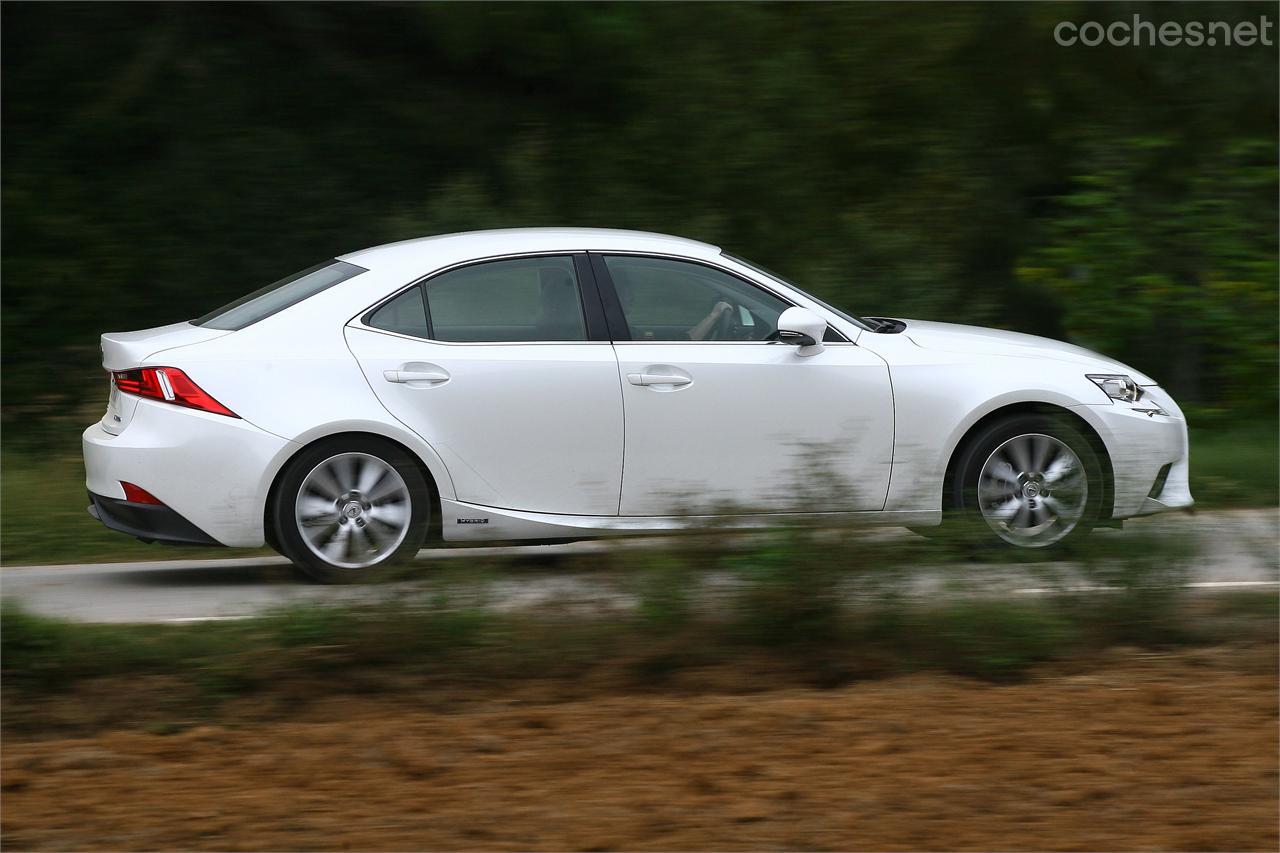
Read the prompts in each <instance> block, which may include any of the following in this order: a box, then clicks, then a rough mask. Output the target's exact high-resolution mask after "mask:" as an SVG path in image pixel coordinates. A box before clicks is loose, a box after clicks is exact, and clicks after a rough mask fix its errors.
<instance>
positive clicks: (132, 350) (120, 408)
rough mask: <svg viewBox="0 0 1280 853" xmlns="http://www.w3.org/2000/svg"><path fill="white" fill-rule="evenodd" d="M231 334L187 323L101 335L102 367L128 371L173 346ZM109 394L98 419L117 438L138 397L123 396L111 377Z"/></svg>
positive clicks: (135, 406)
mask: <svg viewBox="0 0 1280 853" xmlns="http://www.w3.org/2000/svg"><path fill="white" fill-rule="evenodd" d="M229 334H231V332H230V331H227V330H225V329H207V328H203V327H201V326H195V325H192V324H191V323H173V324H171V325H168V326H157V327H155V328H153V329H140V330H139V331H136V332H107V333H106V334H104V335H103V336H102V366H103V367H105V368H106V369H107V371H108V376H110V373H111V372H112V371H122V370H131V369H133V368H135V367H140V366H141V365H142V363H143V362H144V361H146V360H147V359H149V358H151V357H152V356H154V355H157V354H159V353H161V352H164V351H166V350H171V349H174V348H176V347H184V346H189V345H190V344H198V343H201V342H203V341H211V340H213V339H214V338H220V337H222V336H223V335H229ZM110 382H111V391H110V395H109V396H108V398H107V411H106V414H104V415H103V416H102V428H103V429H104V430H106V431H107V432H109V433H111V434H113V435H119V434H120V433H121V432H123V431H124V429H125V427H127V426H128V425H129V421H130V420H132V418H133V413H134V411H135V410H136V409H137V407H138V398H137V397H135V396H133V395H132V394H124V393H121V392H120V391H119V389H117V388H116V383H115V378H114V377H111V379H110Z"/></svg>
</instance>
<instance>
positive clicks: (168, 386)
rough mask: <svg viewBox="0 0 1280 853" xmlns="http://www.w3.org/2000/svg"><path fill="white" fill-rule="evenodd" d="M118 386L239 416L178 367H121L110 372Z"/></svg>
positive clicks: (125, 390) (152, 397) (141, 394)
mask: <svg viewBox="0 0 1280 853" xmlns="http://www.w3.org/2000/svg"><path fill="white" fill-rule="evenodd" d="M111 378H112V379H113V380H115V383H116V389H117V390H118V391H121V392H123V393H125V394H134V395H136V396H138V397H145V398H147V399H148V400H158V401H160V402H161V403H172V404H173V405H175V406H185V407H187V408H188V409H199V410H200V411H202V412H210V413H212V414H215V415H226V416H227V417H229V418H238V417H240V416H239V415H237V414H236V413H235V412H233V411H231V410H230V409H228V408H227V407H226V406H224V405H222V404H221V403H219V402H218V401H217V400H215V399H213V398H212V397H210V396H209V395H208V394H206V393H205V392H204V390H203V389H202V388H201V387H200V386H199V385H197V384H196V383H194V382H192V381H191V380H190V379H189V378H188V377H187V374H185V373H183V372H182V371H181V370H179V369H178V368H176V367H142V368H139V369H137V370H121V371H116V372H113V373H112V374H111Z"/></svg>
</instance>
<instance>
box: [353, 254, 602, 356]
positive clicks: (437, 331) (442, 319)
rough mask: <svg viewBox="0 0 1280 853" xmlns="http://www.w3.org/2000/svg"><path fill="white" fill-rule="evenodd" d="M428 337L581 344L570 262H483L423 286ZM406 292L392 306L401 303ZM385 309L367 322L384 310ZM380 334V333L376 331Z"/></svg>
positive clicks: (583, 327) (582, 323) (582, 325)
mask: <svg viewBox="0 0 1280 853" xmlns="http://www.w3.org/2000/svg"><path fill="white" fill-rule="evenodd" d="M422 291H423V293H425V294H426V305H425V306H424V307H425V309H426V310H425V314H426V322H427V327H428V330H429V334H428V335H427V336H426V337H429V338H431V339H432V340H436V341H449V342H452V343H503V342H526V341H528V342H533V341H585V340H587V324H586V320H585V318H584V316H583V312H582V296H581V293H580V291H579V289H578V276H577V273H576V272H575V271H574V267H573V258H572V257H570V256H554V257H539V258H514V259H512V260H507V261H488V262H486V263H481V264H473V265H471V266H466V267H461V268H459V269H455V270H451V271H450V272H446V273H443V274H441V275H438V276H436V277H435V278H433V279H431V280H430V281H427V282H425V283H424V284H423V285H422ZM409 292H410V291H406V292H405V293H404V294H401V295H400V296H398V297H396V299H395V300H393V301H392V302H397V301H399V300H401V299H405V297H406V296H407V295H408V293H409ZM391 304H392V303H387V305H386V306H384V307H383V308H380V309H378V311H377V312H376V314H375V315H374V316H373V317H370V325H377V324H376V323H373V322H372V321H373V319H374V317H376V316H377V315H378V314H381V313H382V311H383V310H385V309H386V308H389V307H390V306H391ZM380 328H385V327H380Z"/></svg>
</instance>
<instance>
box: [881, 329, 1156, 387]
mask: <svg viewBox="0 0 1280 853" xmlns="http://www.w3.org/2000/svg"><path fill="white" fill-rule="evenodd" d="M902 322H903V323H905V324H906V328H905V329H903V330H902V335H903V336H905V337H907V338H909V339H910V340H911V342H912V343H914V344H915V345H916V346H918V347H922V348H924V349H935V350H940V351H943V352H958V353H976V354H982V355H1007V356H1025V357H1028V358H1052V359H1055V360H1057V361H1069V362H1073V363H1076V364H1079V365H1081V366H1082V367H1084V368H1086V369H1088V370H1089V371H1091V372H1095V373H1123V374H1127V375H1129V376H1131V377H1133V379H1134V381H1135V382H1137V383H1138V384H1139V385H1155V384H1157V383H1156V381H1155V380H1154V379H1152V378H1151V377H1150V376H1147V375H1146V374H1145V373H1142V372H1140V371H1137V370H1134V369H1133V368H1132V367H1129V366H1128V365H1127V364H1123V363H1121V362H1119V361H1116V360H1115V359H1113V358H1108V357H1107V356H1105V355H1100V354H1098V353H1096V352H1094V351H1093V350H1087V349H1085V348H1084V347H1078V346H1076V345H1075V344H1068V343H1064V342H1062V341H1055V340H1053V339H1051V338H1041V337H1038V336H1036V335H1024V334H1023V333H1021V332H1006V331H1004V330H1002V329H986V328H983V327H981V326H961V325H959V324H957V323H934V322H932V321H929V320H905V319H904V320H902Z"/></svg>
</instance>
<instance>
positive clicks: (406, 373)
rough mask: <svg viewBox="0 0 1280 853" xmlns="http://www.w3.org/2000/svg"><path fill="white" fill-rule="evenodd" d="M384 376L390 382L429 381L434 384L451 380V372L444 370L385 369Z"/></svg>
mask: <svg viewBox="0 0 1280 853" xmlns="http://www.w3.org/2000/svg"><path fill="white" fill-rule="evenodd" d="M382 377H383V378H384V379H386V380H387V381H388V382H427V383H431V384H433V385H439V384H440V383H441V382H448V381H449V374H448V373H445V372H444V371H442V370H384V371H382Z"/></svg>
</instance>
